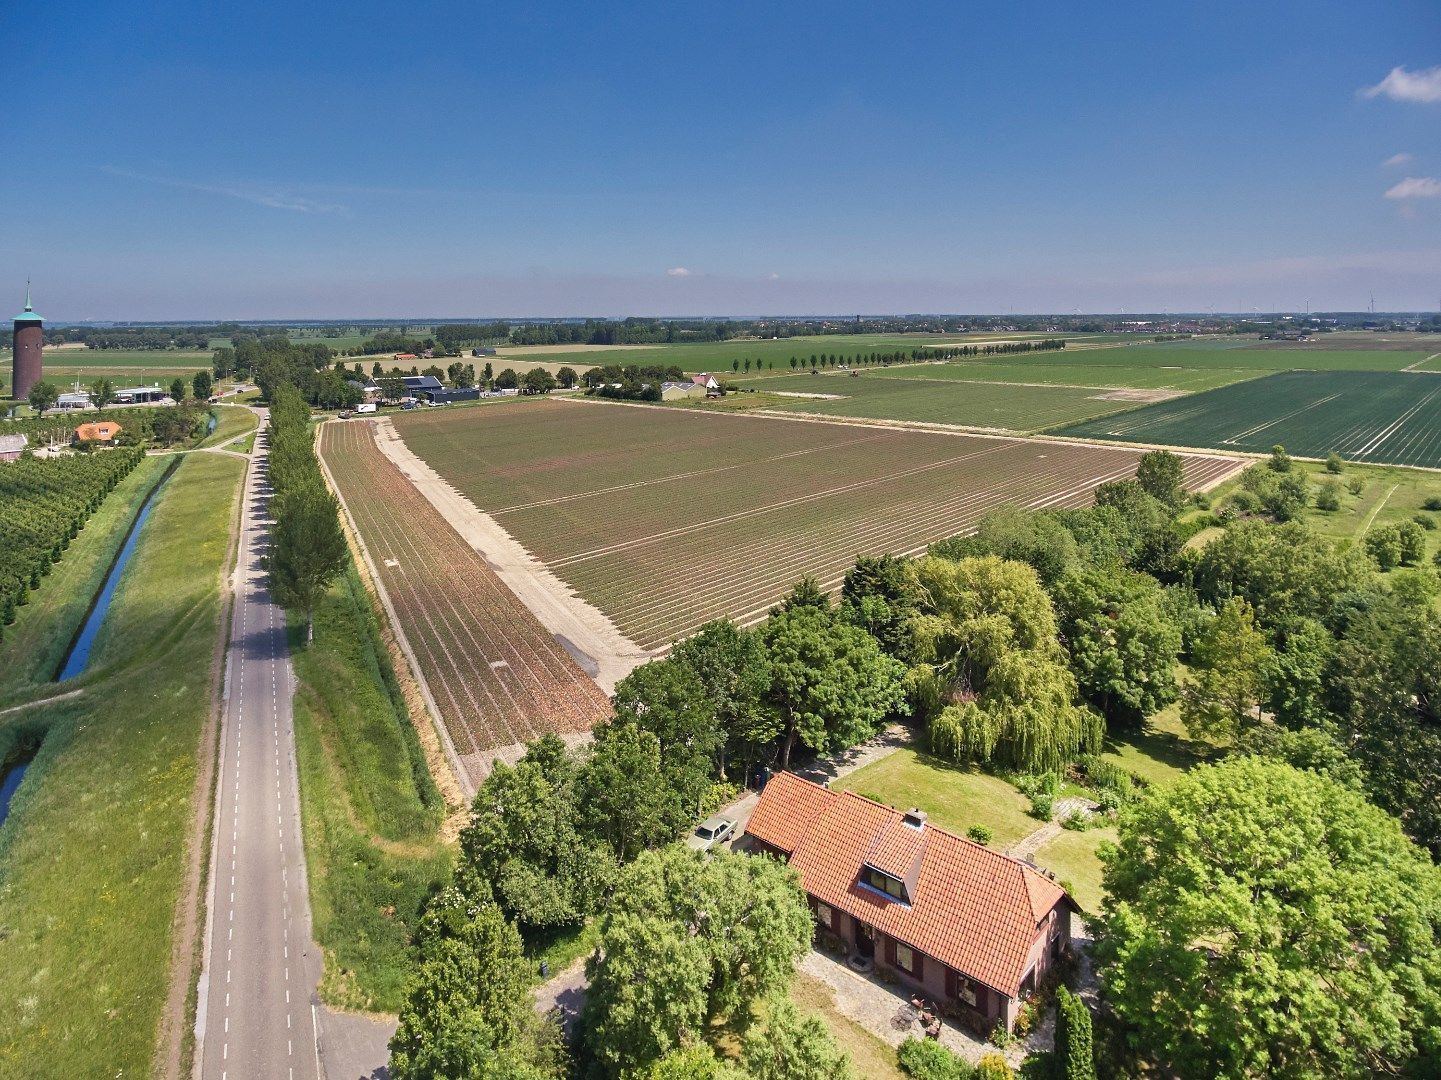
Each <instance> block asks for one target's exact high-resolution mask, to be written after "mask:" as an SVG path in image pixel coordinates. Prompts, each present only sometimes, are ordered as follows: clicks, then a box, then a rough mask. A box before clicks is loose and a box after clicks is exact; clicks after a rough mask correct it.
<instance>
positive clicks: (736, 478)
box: [395, 402, 1238, 648]
mask: <svg viewBox="0 0 1441 1080" xmlns="http://www.w3.org/2000/svg"><path fill="white" fill-rule="evenodd" d="M395 425H396V428H397V430H398V431H399V432H400V434H401V435H402V437H403V438H404V439H405V440H406V442H407V444H408V445H409V446H410V448H411V449H412V450H414V451H415V452H416V453H417V454H419V455H420V456H421V457H422V458H424V459H425V460H426V461H427V462H428V463H429V464H430V465H431V466H432V467H433V468H435V470H436V471H437V472H438V473H440V475H441V476H443V477H444V478H445V479H446V480H447V481H448V482H449V483H450V484H452V485H453V486H454V487H455V488H456V489H457V490H459V491H460V492H462V493H463V494H465V495H466V496H468V497H469V498H470V499H471V501H472V502H474V503H475V504H476V505H477V506H478V507H479V508H480V509H481V510H483V511H485V512H487V513H489V514H491V515H492V516H493V517H494V518H495V519H496V521H498V522H499V523H500V524H501V525H502V526H503V527H504V528H505V529H506V530H507V531H508V532H509V533H510V534H511V535H512V536H513V537H515V538H516V539H517V540H518V541H519V542H520V543H522V544H523V545H525V547H526V548H527V549H529V550H530V551H531V552H532V553H533V554H534V555H535V556H536V557H537V558H539V559H540V560H541V561H543V562H544V563H546V564H547V565H548V567H549V568H550V569H551V570H552V571H553V572H554V573H555V574H556V575H557V576H558V577H560V578H561V579H562V580H563V581H565V582H566V583H567V584H569V585H570V586H572V587H573V588H574V589H575V590H576V591H577V592H578V593H579V594H580V595H581V596H582V597H584V598H585V599H586V600H588V601H589V602H590V603H592V604H594V605H595V606H596V607H598V608H599V609H600V610H601V611H603V612H605V613H606V614H607V615H609V616H610V617H611V618H612V619H613V620H614V621H615V623H616V625H617V626H619V628H620V629H621V630H622V631H623V632H624V633H625V634H627V635H628V636H629V637H630V638H632V640H634V641H636V642H637V643H638V644H640V645H642V646H643V647H645V648H655V647H658V646H661V645H665V644H667V643H668V642H670V641H672V640H674V639H676V638H677V637H680V636H684V635H685V634H687V633H690V632H691V631H693V630H694V629H696V627H698V626H700V625H701V624H702V623H704V622H706V621H708V620H710V619H714V618H720V617H730V618H736V619H740V620H753V619H755V618H758V617H759V616H760V615H762V614H763V613H764V612H765V610H766V608H767V607H768V606H769V605H770V604H772V603H773V602H774V601H775V600H776V599H777V598H778V597H779V596H780V595H781V594H782V593H783V592H784V591H785V590H786V588H788V587H789V586H790V585H791V584H792V583H793V582H795V581H796V580H798V579H799V578H801V577H803V576H805V575H807V574H810V575H814V576H815V577H817V578H818V579H819V580H820V581H821V582H822V584H824V585H827V586H834V585H835V584H837V583H838V582H839V580H840V578H841V576H842V575H843V574H844V572H845V570H846V569H847V567H849V566H850V565H851V563H852V562H853V561H854V560H855V557H856V556H857V555H858V554H878V553H882V552H894V553H914V552H918V551H920V550H923V549H924V548H925V547H926V546H927V545H928V544H930V543H933V542H934V541H936V540H940V539H942V538H944V537H947V536H952V535H955V534H956V533H960V532H964V531H966V530H967V529H969V528H971V527H973V526H974V525H975V523H976V522H977V521H978V520H979V519H980V518H981V517H982V516H983V515H984V514H986V513H988V512H989V511H991V510H994V509H997V508H999V507H1002V506H1007V505H1020V506H1027V507H1045V506H1080V505H1084V504H1085V503H1087V502H1088V501H1089V500H1090V498H1091V492H1092V489H1093V488H1094V487H1095V486H1096V485H1097V484H1099V483H1102V482H1104V481H1107V480H1114V479H1120V478H1122V477H1127V476H1130V475H1132V474H1133V473H1134V471H1135V466H1136V460H1137V454H1136V453H1135V452H1134V451H1130V450H1121V449H1119V448H1111V447H1103V446H1080V445H1076V446H1072V445H1065V444H1059V443H1050V442H1040V441H1034V440H1020V439H997V438H983V437H975V436H964V435H959V434H955V435H952V434H939V433H929V432H919V431H906V430H900V429H894V428H883V427H877V426H872V425H863V424H843V423H832V422H823V421H803V420H787V419H779V418H773V417H757V416H744V415H733V414H718V413H708V412H704V411H700V410H676V409H666V408H660V407H642V406H626V405H608V404H598V403H588V402H566V403H561V402H547V403H536V404H534V405H532V404H528V403H518V404H515V405H506V406H498V407H496V408H492V409H484V410H470V411H466V412H461V411H454V412H448V413H446V414H444V415H438V416H437V415H432V414H427V415H424V416H413V417H411V416H407V417H402V418H397V420H396V421H395ZM527 454H530V455H531V458H530V460H527V459H526V455H527ZM1237 467H1238V466H1237V463H1236V462H1235V461H1232V460H1229V459H1220V458H1206V457H1188V458H1187V463H1186V469H1187V481H1188V483H1190V484H1192V485H1201V484H1205V483H1207V482H1209V481H1212V480H1215V479H1218V478H1220V477H1223V476H1226V475H1228V474H1229V473H1231V472H1233V471H1234V470H1235V469H1236V468H1237Z"/></svg>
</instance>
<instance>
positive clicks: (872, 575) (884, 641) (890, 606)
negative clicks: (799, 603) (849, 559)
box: [841, 555, 918, 662]
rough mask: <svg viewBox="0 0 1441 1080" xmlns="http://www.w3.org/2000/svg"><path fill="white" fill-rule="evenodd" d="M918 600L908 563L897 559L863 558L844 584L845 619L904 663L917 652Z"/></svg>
mask: <svg viewBox="0 0 1441 1080" xmlns="http://www.w3.org/2000/svg"><path fill="white" fill-rule="evenodd" d="M917 600H918V596H917V590H916V580H915V577H914V576H913V575H912V574H911V570H910V566H909V564H908V562H907V560H905V559H900V558H897V557H896V556H894V555H880V556H868V555H862V556H861V557H860V558H858V559H857V560H856V562H855V565H854V566H852V567H851V568H850V569H849V570H847V571H846V576H845V580H844V581H842V582H841V612H842V614H843V615H844V617H845V618H846V619H848V620H849V621H851V622H853V623H855V624H856V625H857V626H859V627H860V628H861V629H863V630H865V631H866V632H867V633H868V634H870V635H871V636H872V637H873V638H875V639H876V641H877V642H879V643H880V646H881V648H882V649H884V650H885V652H886V654H887V655H889V656H894V657H895V658H896V659H897V660H900V661H902V662H906V661H908V660H909V659H910V657H911V655H912V652H913V645H914V642H913V641H912V638H911V617H912V616H913V615H914V614H915V613H916V602H917Z"/></svg>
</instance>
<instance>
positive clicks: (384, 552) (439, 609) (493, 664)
mask: <svg viewBox="0 0 1441 1080" xmlns="http://www.w3.org/2000/svg"><path fill="white" fill-rule="evenodd" d="M320 451H321V455H322V457H323V459H324V460H325V462H326V465H327V466H328V467H329V469H330V472H331V475H332V477H333V478H334V481H335V483H336V485H337V487H338V488H339V490H340V494H341V497H342V499H343V500H344V503H345V507H346V510H347V512H348V513H349V515H350V519H351V521H352V523H353V524H354V526H355V528H356V530H357V531H358V533H359V535H360V538H361V541H362V543H363V544H364V545H365V549H366V552H367V553H368V555H369V557H370V560H371V563H372V565H373V567H374V569H375V572H376V574H377V576H378V577H379V579H380V581H381V583H382V584H383V585H384V587H385V591H386V593H387V594H388V595H389V597H390V601H391V604H392V606H393V607H394V609H395V613H396V616H397V618H398V619H399V621H400V624H401V626H400V629H401V630H402V631H403V632H404V634H405V637H406V639H407V640H408V642H409V644H410V647H411V649H412V651H413V652H414V653H415V656H416V659H417V661H418V663H419V665H420V668H421V672H420V674H421V675H422V676H423V677H424V679H425V682H426V685H427V686H428V687H429V689H430V693H431V696H432V698H433V699H434V700H435V703H436V706H437V708H438V709H439V710H440V714H441V719H442V721H443V722H444V723H445V727H446V730H447V731H448V732H449V733H450V738H451V742H452V743H453V744H454V745H455V749H456V753H457V754H458V755H459V756H460V758H461V762H462V764H463V765H464V766H465V767H466V769H467V770H468V771H470V773H471V778H472V779H477V778H478V777H479V776H480V775H481V774H482V773H483V771H484V769H485V767H486V766H487V765H488V764H489V761H488V757H487V755H486V753H485V752H486V751H490V750H495V749H499V748H502V747H506V746H512V745H514V744H516V743H519V742H525V741H529V740H531V739H534V738H536V737H538V736H540V735H543V734H545V733H546V732H551V731H558V732H577V731H586V730H589V728H590V727H591V725H592V724H594V723H595V722H596V721H597V720H599V719H600V718H601V717H603V716H604V715H605V714H606V712H607V711H608V703H607V700H606V696H605V694H603V693H602V692H601V690H600V688H599V687H598V686H597V685H596V684H595V683H594V682H593V681H592V680H591V679H590V678H589V677H588V676H587V675H586V674H585V672H583V671H582V670H581V669H580V667H579V665H578V664H577V663H576V662H575V661H574V660H573V659H572V658H571V656H570V655H569V654H568V653H567V652H566V651H565V649H564V648H563V647H562V645H561V644H560V643H559V642H557V641H556V639H555V637H554V636H553V635H551V634H549V633H548V632H547V631H546V630H545V628H544V627H542V626H541V625H540V623H539V622H537V621H536V619H535V617H534V616H533V615H532V614H531V613H530V612H529V611H528V610H527V609H526V608H525V606H524V605H522V604H521V602H520V601H519V600H517V599H516V597H515V596H514V594H512V593H511V592H510V590H509V589H507V588H506V587H505V585H504V584H503V583H502V582H501V581H500V579H499V578H498V577H497V576H496V575H495V572H494V571H492V570H491V569H490V568H489V567H488V566H487V565H486V563H485V560H484V559H483V558H481V557H480V555H479V554H477V553H476V551H475V550H474V549H473V548H471V546H470V545H469V544H467V543H466V542H465V541H464V540H463V539H462V538H461V537H460V536H459V535H458V534H457V533H456V532H455V530H454V529H452V528H451V527H450V525H449V524H447V522H446V521H445V519H444V518H443V517H441V516H440V514H439V513H438V512H437V511H436V510H435V508H434V507H432V506H431V505H430V503H429V502H427V501H426V500H425V498H424V497H423V496H422V495H421V494H420V493H419V492H418V491H416V489H415V487H414V486H413V485H412V484H411V483H410V481H409V480H407V479H406V478H405V476H404V475H403V474H402V473H401V472H400V470H399V469H397V468H396V467H395V465H394V464H392V463H391V462H390V460H389V459H388V458H386V457H385V456H384V455H383V454H382V453H381V452H380V450H379V448H378V447H377V446H376V444H375V437H374V426H373V425H372V424H368V423H360V422H355V423H350V424H341V423H330V424H326V425H325V426H324V427H323V429H322V435H321V441H320Z"/></svg>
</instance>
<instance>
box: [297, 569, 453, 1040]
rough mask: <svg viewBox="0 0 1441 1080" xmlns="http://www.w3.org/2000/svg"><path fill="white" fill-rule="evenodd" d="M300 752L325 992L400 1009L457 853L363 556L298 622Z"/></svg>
mask: <svg viewBox="0 0 1441 1080" xmlns="http://www.w3.org/2000/svg"><path fill="white" fill-rule="evenodd" d="M291 641H292V660H293V662H294V665H295V674H296V679H297V683H298V686H297V690H296V695H295V740H296V755H297V761H298V764H299V770H300V799H301V814H302V818H303V827H304V830H305V856H306V864H307V867H308V871H309V877H310V903H311V914H312V919H313V924H314V931H315V937H316V940H317V941H318V942H319V943H320V945H321V947H322V948H323V949H324V951H325V970H324V974H323V975H322V977H321V983H320V993H321V997H322V998H323V999H324V1000H325V1001H326V1002H328V1003H329V1004H331V1005H335V1006H337V1007H340V1008H348V1009H359V1010H365V1011H369V1012H395V1011H397V1010H398V1009H399V1007H400V1005H401V1003H402V994H403V991H404V986H405V980H406V978H407V976H408V975H409V974H410V972H411V970H412V968H413V967H414V961H415V955H414V951H413V946H412V940H413V935H414V930H415V927H416V924H417V923H418V921H419V918H420V913H421V909H422V908H423V906H424V904H425V901H426V900H427V899H428V898H429V896H430V895H431V893H432V892H433V891H434V890H435V889H436V888H437V887H439V886H440V885H441V884H443V883H444V882H445V880H446V879H447V877H448V875H449V872H450V863H451V858H452V853H451V849H450V847H449V846H448V845H447V844H446V843H445V842H444V841H443V839H442V836H441V822H442V818H443V817H444V812H445V807H444V802H443V800H442V799H441V797H440V793H439V792H438V791H437V790H436V787H435V783H434V781H433V780H432V778H431V775H430V772H429V769H428V767H427V766H426V762H425V757H424V754H423V752H422V749H421V746H420V741H419V738H418V737H417V734H416V730H415V727H414V725H413V724H412V722H411V718H410V715H409V712H408V710H407V708H406V704H405V699H404V696H403V695H402V693H401V691H400V687H399V685H398V683H397V681H396V677H395V673H394V671H393V670H392V668H391V665H390V660H389V656H388V654H387V652H386V650H385V648H384V646H383V644H382V641H381V637H380V632H379V628H378V624H377V621H376V616H375V614H374V610H373V608H372V607H371V604H370V601H369V598H368V596H367V595H366V593H365V590H364V587H363V586H362V585H361V583H360V579H359V577H358V576H357V574H356V572H355V569H354V567H353V566H352V567H349V568H348V569H347V571H346V573H345V575H344V576H343V577H342V578H341V579H340V580H339V581H338V582H336V584H335V585H334V586H333V587H332V588H331V589H330V591H329V592H328V593H327V595H326V597H325V599H324V600H323V601H322V602H321V604H320V605H319V607H317V609H316V612H315V636H314V639H313V640H312V641H311V642H310V643H309V644H308V645H302V641H303V629H302V628H301V627H300V626H299V625H294V626H292V638H291Z"/></svg>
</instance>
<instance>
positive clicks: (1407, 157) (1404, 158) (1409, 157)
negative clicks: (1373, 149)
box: [1381, 150, 1416, 169]
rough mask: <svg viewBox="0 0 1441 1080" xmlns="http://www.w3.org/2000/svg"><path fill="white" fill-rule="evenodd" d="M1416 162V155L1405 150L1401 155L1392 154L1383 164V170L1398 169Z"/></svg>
mask: <svg viewBox="0 0 1441 1080" xmlns="http://www.w3.org/2000/svg"><path fill="white" fill-rule="evenodd" d="M1415 160H1416V155H1414V154H1408V153H1406V152H1405V151H1404V150H1403V151H1402V152H1401V153H1399V154H1392V155H1391V156H1390V157H1388V158H1387V159H1386V160H1385V161H1383V162H1381V167H1382V168H1383V169H1396V168H1399V167H1400V166H1402V165H1410V164H1411V162H1413V161H1415Z"/></svg>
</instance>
